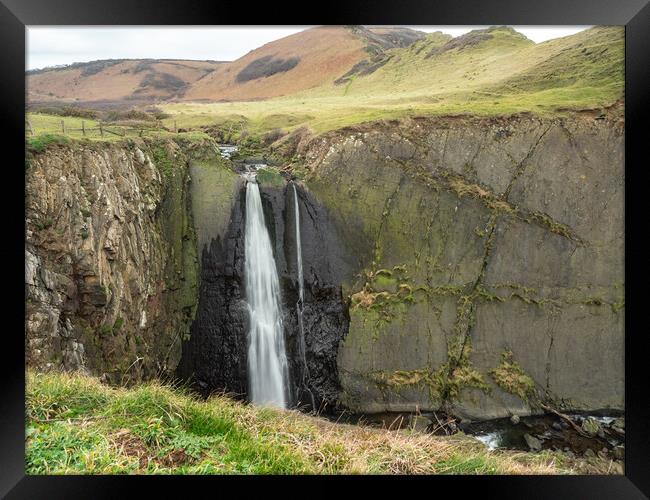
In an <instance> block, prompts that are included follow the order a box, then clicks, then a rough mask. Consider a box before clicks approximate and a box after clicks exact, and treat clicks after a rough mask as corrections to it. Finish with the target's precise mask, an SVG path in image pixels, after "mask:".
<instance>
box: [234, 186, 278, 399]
mask: <svg viewBox="0 0 650 500" xmlns="http://www.w3.org/2000/svg"><path fill="white" fill-rule="evenodd" d="M244 250H245V263H244V275H245V281H246V300H247V302H248V312H249V317H250V330H249V336H248V337H249V338H248V340H249V347H248V371H249V382H250V384H249V385H250V400H251V402H252V403H254V404H259V405H270V406H277V407H280V408H285V407H286V406H287V396H286V388H287V385H288V384H287V381H288V378H289V377H288V366H287V356H286V351H285V347H284V333H283V327H282V303H281V299H280V283H279V280H278V272H277V269H276V265H275V260H274V259H273V250H272V248H271V239H270V238H269V233H268V231H267V229H266V224H265V223H264V213H263V211H262V198H261V197H260V190H259V186H258V184H257V181H256V180H255V177H254V176H249V177H248V182H247V184H246V229H245V243H244Z"/></svg>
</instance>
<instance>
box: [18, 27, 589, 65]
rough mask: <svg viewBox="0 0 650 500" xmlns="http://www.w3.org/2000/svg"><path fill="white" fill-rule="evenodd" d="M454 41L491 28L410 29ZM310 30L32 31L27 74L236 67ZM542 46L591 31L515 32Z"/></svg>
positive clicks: (540, 29) (521, 29) (523, 29)
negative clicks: (170, 64) (99, 65)
mask: <svg viewBox="0 0 650 500" xmlns="http://www.w3.org/2000/svg"><path fill="white" fill-rule="evenodd" d="M409 27H410V28H414V29H418V30H421V31H427V32H431V31H438V30H440V31H442V32H444V33H449V34H450V35H452V36H458V35H462V34H463V33H467V32H468V31H470V30H472V29H480V28H487V26H409ZM307 28H310V26H269V27H261V26H260V27H252V26H228V27H223V26H213V27H187V26H186V27H166V26H165V27H149V26H141V27H132V26H129V27H103V26H88V27H78V26H75V27H67V26H35V27H28V29H27V64H26V66H27V69H35V68H43V67H46V66H55V65H58V64H70V63H73V62H86V61H93V60H96V59H140V58H150V59H212V60H216V61H233V60H235V59H237V58H239V57H241V56H243V55H245V54H246V53H247V52H249V51H251V50H253V49H255V48H257V47H259V46H260V45H264V44H265V43H268V42H271V41H273V40H277V39H278V38H282V37H285V36H288V35H291V34H293V33H297V32H299V31H302V30H304V29H307ZM513 28H515V29H516V30H517V31H519V32H521V33H523V34H524V35H526V36H527V37H528V38H530V39H531V40H533V41H535V42H537V43H539V42H543V41H545V40H549V39H551V38H558V37H561V36H566V35H572V34H574V33H577V32H578V31H582V30H583V29H586V28H588V26H513Z"/></svg>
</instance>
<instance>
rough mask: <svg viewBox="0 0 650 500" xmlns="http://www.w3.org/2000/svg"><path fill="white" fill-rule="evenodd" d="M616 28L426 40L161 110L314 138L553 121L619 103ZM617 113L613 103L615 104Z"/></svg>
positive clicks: (620, 51) (183, 118)
mask: <svg viewBox="0 0 650 500" xmlns="http://www.w3.org/2000/svg"><path fill="white" fill-rule="evenodd" d="M624 50H625V49H624V30H623V28H621V27H615V26H614V27H595V28H590V29H587V30H584V31H582V32H579V33H577V34H575V35H571V36H567V37H563V38H558V39H554V40H549V41H547V42H544V43H539V44H535V43H534V42H532V41H531V40H529V39H527V38H526V37H524V36H523V35H522V34H520V33H518V32H516V31H515V30H513V29H511V28H507V27H492V28H488V29H485V30H474V31H471V32H469V33H467V34H465V35H462V36H460V37H456V38H453V39H451V38H450V37H449V36H448V35H444V34H442V33H430V34H427V36H426V37H424V38H423V39H421V40H418V41H416V42H415V43H413V44H411V45H409V46H407V47H404V48H400V47H395V48H392V49H386V50H385V51H384V52H383V53H382V54H381V55H380V56H371V57H370V59H373V57H374V58H375V60H378V61H379V64H377V65H376V67H372V68H370V69H371V71H368V70H367V69H368V66H363V67H362V66H361V65H358V66H357V67H356V69H357V71H349V72H348V73H347V74H346V75H342V77H341V78H339V79H338V81H337V82H332V83H325V84H323V85H321V86H319V87H317V88H314V89H310V90H307V91H303V92H299V93H296V94H293V95H291V96H286V97H281V98H275V99H268V100H265V101H255V102H252V101H249V102H231V103H206V104H199V103H178V104H171V103H170V104H167V105H165V106H164V109H165V111H166V112H168V113H171V114H173V115H174V116H173V120H177V121H178V123H179V126H181V125H180V124H182V126H184V127H197V126H202V125H214V124H217V125H218V124H219V123H223V122H224V121H226V122H227V121H235V122H237V123H240V124H242V127H243V128H245V129H247V130H248V131H249V132H252V133H256V132H260V133H264V132H266V131H268V130H271V129H273V128H284V129H287V130H289V129H294V128H298V127H301V126H304V125H306V126H308V127H310V128H311V129H312V130H313V131H315V132H323V131H327V130H332V129H336V128H339V127H343V126H347V125H352V124H357V123H360V122H367V121H373V120H379V119H392V118H400V117H404V116H425V115H449V114H452V115H458V114H463V115H468V114H474V115H479V116H499V115H509V114H514V113H524V112H525V113H533V114H536V115H542V116H549V115H557V114H561V113H564V112H567V111H570V110H601V109H603V108H606V107H610V106H612V105H614V104H617V103H620V102H622V99H623V95H624V84H625V79H624V64H623V62H624ZM618 108H619V111H620V108H621V106H618Z"/></svg>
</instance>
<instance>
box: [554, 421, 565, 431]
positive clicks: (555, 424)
mask: <svg viewBox="0 0 650 500" xmlns="http://www.w3.org/2000/svg"><path fill="white" fill-rule="evenodd" d="M551 427H553V429H555V430H556V431H561V430H563V429H564V427H562V424H560V422H553V423H552V424H551Z"/></svg>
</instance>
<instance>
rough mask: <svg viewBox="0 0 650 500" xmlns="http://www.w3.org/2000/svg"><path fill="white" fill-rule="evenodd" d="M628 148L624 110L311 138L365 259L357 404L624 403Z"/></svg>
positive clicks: (350, 255)
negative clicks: (618, 113)
mask: <svg viewBox="0 0 650 500" xmlns="http://www.w3.org/2000/svg"><path fill="white" fill-rule="evenodd" d="M623 146H624V143H623V130H622V123H621V122H620V121H618V119H617V118H616V117H612V116H596V115H595V114H588V113H585V114H584V115H575V116H573V117H571V118H567V119H554V120H543V119H534V118H529V117H518V118H517V117H515V118H509V119H501V120H499V119H485V120H481V119H463V118H439V119H419V120H418V119H414V120H407V121H404V122H401V123H397V122H394V123H384V124H381V125H377V124H374V125H373V126H370V125H369V126H367V127H363V126H362V127H356V128H354V129H349V130H342V131H337V132H333V133H330V134H326V135H324V136H320V137H318V138H315V139H311V138H305V139H303V140H302V141H297V140H294V141H293V147H295V148H296V154H297V156H296V158H298V159H299V162H300V164H302V165H303V166H306V167H307V170H308V174H307V178H306V180H305V184H306V185H307V186H308V188H309V191H310V193H311V194H312V195H313V197H314V198H315V199H316V200H318V203H320V204H322V205H324V206H325V207H326V208H327V210H328V212H329V214H330V216H331V218H332V220H333V221H334V226H335V228H336V234H337V235H338V236H339V237H340V240H341V242H342V244H341V251H342V253H343V254H344V258H343V260H344V261H345V262H348V263H352V264H353V267H352V269H346V270H345V271H344V272H343V273H342V274H343V275H344V277H343V279H342V283H343V285H344V287H345V295H346V297H347V298H348V299H349V301H350V302H349V314H350V325H349V333H348V334H347V336H346V337H345V340H344V342H342V343H341V345H340V348H339V352H338V361H337V366H338V371H339V374H340V382H341V385H342V391H341V394H340V401H341V402H342V403H343V404H345V405H346V406H348V407H350V408H352V409H354V410H357V411H363V412H378V411H386V410H391V411H411V410H415V409H416V408H419V409H420V410H427V409H437V408H440V407H445V408H447V409H450V410H451V411H454V412H455V413H457V414H460V415H462V416H466V417H468V418H490V417H500V416H507V415H510V414H527V413H530V412H531V411H532V412H534V411H536V408H535V407H534V404H532V403H533V400H535V399H539V398H542V399H544V400H546V401H549V400H551V401H553V403H554V404H556V405H557V406H564V407H571V408H585V409H587V408H589V409H594V408H623V376H624V373H623V341H624V333H623V325H624V314H623V306H624V283H623V281H624V274H623V273H624V270H623V269H624V268H623V264H624V261H623V239H624V227H623V186H624V166H623ZM294 166H295V165H294ZM305 261H306V262H308V260H307V259H305Z"/></svg>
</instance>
